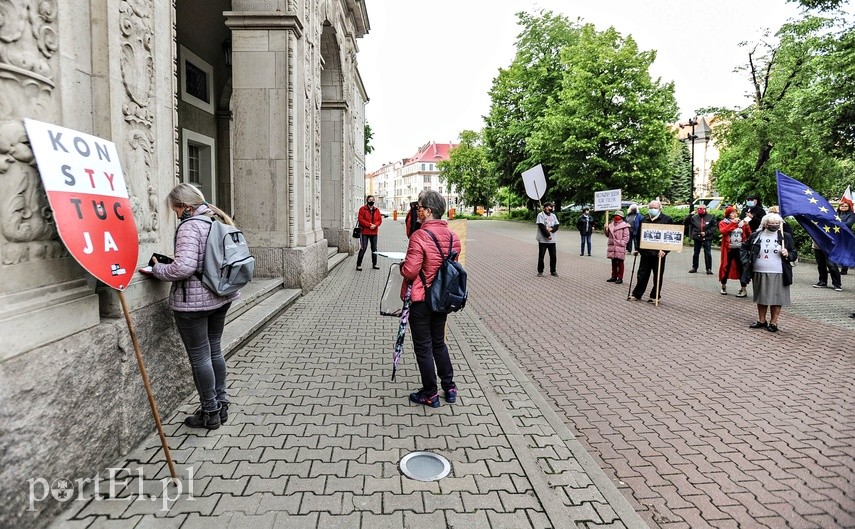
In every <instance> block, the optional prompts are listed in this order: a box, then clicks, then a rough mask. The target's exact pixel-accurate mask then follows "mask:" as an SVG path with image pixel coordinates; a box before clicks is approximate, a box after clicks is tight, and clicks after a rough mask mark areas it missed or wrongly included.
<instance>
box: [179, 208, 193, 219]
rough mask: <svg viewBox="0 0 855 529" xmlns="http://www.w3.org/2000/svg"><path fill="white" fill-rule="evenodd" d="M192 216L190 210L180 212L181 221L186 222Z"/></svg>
mask: <svg viewBox="0 0 855 529" xmlns="http://www.w3.org/2000/svg"><path fill="white" fill-rule="evenodd" d="M192 216H193V212H192V211H191V210H190V209H185V210H184V211H182V212H181V220H187V219H189V218H190V217H192Z"/></svg>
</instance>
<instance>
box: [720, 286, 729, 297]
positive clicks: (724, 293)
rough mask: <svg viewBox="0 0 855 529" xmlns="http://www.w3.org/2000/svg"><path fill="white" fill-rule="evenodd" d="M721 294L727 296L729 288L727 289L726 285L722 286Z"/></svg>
mask: <svg viewBox="0 0 855 529" xmlns="http://www.w3.org/2000/svg"><path fill="white" fill-rule="evenodd" d="M720 293H721V295H722V296H726V295H727V287H726V286H725V285H722V286H721V292H720Z"/></svg>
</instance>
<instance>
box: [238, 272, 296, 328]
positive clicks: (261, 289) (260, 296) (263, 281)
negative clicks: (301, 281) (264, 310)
mask: <svg viewBox="0 0 855 529" xmlns="http://www.w3.org/2000/svg"><path fill="white" fill-rule="evenodd" d="M281 288H282V278H281V277H280V278H257V277H256V278H254V279H253V280H252V282H251V283H249V284H248V285H246V286H245V287H243V288H242V289H241V290H240V297H239V298H238V299H237V301H235V302H234V303H232V306H231V308H230V309H229V312H228V314H227V315H226V326H228V324H229V322H231V321H232V320H234V319H235V318H237V317H238V316H240V315H241V314H243V313H244V312H246V311H247V310H249V309H251V308H252V307H254V306H255V305H257V304H258V303H260V302H262V301H264V299H265V298H267V297H269V296H271V295H273V294H274V293H275V292H276V291H277V290H280V289H281Z"/></svg>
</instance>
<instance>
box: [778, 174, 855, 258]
mask: <svg viewBox="0 0 855 529" xmlns="http://www.w3.org/2000/svg"><path fill="white" fill-rule="evenodd" d="M775 173H776V175H777V177H778V206H779V207H780V208H781V215H782V216H786V217H789V216H793V217H795V219H796V221H798V223H799V225H800V226H801V227H802V228H804V230H805V231H806V232H807V233H808V235H810V237H811V239H813V240H814V242H816V245H817V246H819V247H820V249H821V250H822V251H823V252H825V255H827V256H828V260H829V261H831V262H832V263H836V264H838V265H840V266H848V267H855V234H853V233H852V230H850V229H849V226H847V225H846V224H844V223H843V222H841V221H840V217H839V216H838V215H837V212H836V211H834V208H833V207H832V206H831V204H829V203H828V201H827V200H826V199H824V198H823V197H822V195H820V194H819V193H817V192H816V191H814V190H813V189H811V188H810V187H808V186H806V185H804V184H803V183H801V182H799V181H798V180H795V179H793V178H790V177H789V176H787V175H785V174H784V173H782V172H781V171H775Z"/></svg>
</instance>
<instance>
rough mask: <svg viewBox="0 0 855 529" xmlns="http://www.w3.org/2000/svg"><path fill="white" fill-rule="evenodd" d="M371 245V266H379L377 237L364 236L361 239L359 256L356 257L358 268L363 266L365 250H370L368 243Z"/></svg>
mask: <svg viewBox="0 0 855 529" xmlns="http://www.w3.org/2000/svg"><path fill="white" fill-rule="evenodd" d="M369 242H370V243H371V264H372V265H374V266H377V254H376V253H374V252H376V251H377V236H376V235H363V236H361V237H360V238H359V255H357V256H356V266H362V258H363V257H364V256H365V250H367V249H368V243H369Z"/></svg>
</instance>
